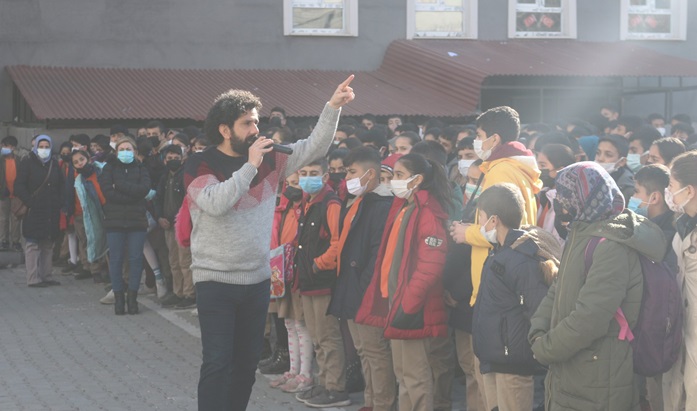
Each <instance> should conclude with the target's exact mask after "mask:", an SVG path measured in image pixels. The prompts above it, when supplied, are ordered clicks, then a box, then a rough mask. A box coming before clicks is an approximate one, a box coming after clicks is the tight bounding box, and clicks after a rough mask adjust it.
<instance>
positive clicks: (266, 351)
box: [257, 338, 276, 367]
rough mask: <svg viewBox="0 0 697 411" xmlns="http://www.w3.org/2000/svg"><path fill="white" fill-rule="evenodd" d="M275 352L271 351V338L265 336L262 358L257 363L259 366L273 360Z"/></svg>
mask: <svg viewBox="0 0 697 411" xmlns="http://www.w3.org/2000/svg"><path fill="white" fill-rule="evenodd" d="M275 354H276V353H275V352H273V351H271V344H270V343H269V339H268V338H264V347H263V348H262V349H261V355H260V356H259V358H261V360H260V361H259V363H258V364H257V367H261V366H262V365H266V364H268V363H270V362H271V361H273V359H274V355H275Z"/></svg>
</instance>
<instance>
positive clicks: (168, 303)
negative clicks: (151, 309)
mask: <svg viewBox="0 0 697 411" xmlns="http://www.w3.org/2000/svg"><path fill="white" fill-rule="evenodd" d="M181 300H182V299H181V298H179V297H177V295H176V294H170V295H168V296H165V298H163V299H162V300H161V301H160V304H161V305H162V306H163V307H168V308H169V307H174V306H176V305H177V304H179V302H180V301H181Z"/></svg>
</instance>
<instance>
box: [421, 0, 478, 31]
mask: <svg viewBox="0 0 697 411" xmlns="http://www.w3.org/2000/svg"><path fill="white" fill-rule="evenodd" d="M416 1H417V0H407V40H415V39H418V40H448V39H477V38H478V35H479V33H478V30H479V28H478V22H479V15H478V13H479V7H478V3H479V1H478V0H460V1H461V2H462V14H463V18H462V31H461V33H462V35H460V36H449V35H435V34H432V35H428V34H419V33H437V32H417V31H416V12H417V11H418V10H417V7H416Z"/></svg>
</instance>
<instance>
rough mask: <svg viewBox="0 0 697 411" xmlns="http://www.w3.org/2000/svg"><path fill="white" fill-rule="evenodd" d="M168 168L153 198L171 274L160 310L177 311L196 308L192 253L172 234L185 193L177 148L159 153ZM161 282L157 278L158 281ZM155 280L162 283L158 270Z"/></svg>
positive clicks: (170, 148)
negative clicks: (170, 291)
mask: <svg viewBox="0 0 697 411" xmlns="http://www.w3.org/2000/svg"><path fill="white" fill-rule="evenodd" d="M160 154H161V155H162V156H163V157H164V163H165V166H166V167H167V170H168V171H167V173H165V174H164V175H163V176H162V178H161V179H160V181H159V184H158V187H157V196H156V197H155V214H156V216H157V223H158V224H159V225H160V227H161V228H162V229H163V230H164V232H165V242H166V243H167V249H168V250H169V267H170V269H171V270H172V292H173V294H171V295H170V296H169V297H165V298H164V299H163V300H162V301H161V302H162V306H163V307H173V308H177V309H185V308H192V307H194V306H196V291H195V289H194V281H193V275H192V273H191V249H190V248H188V247H182V246H181V245H180V244H179V243H178V242H177V239H176V236H175V232H174V219H175V217H176V216H177V213H178V212H179V208H181V205H182V202H183V201H184V197H185V196H186V190H185V189H184V176H183V171H184V167H182V164H183V161H184V155H183V150H182V148H181V147H180V146H178V145H176V144H171V145H169V146H167V147H165V148H164V149H163V150H162V151H161V153H160ZM158 276H159V277H160V278H157V277H158ZM155 277H156V279H157V280H163V279H162V277H161V274H160V272H159V269H157V271H156V272H155ZM156 283H159V284H157V285H158V287H160V288H161V287H163V286H164V282H163V281H156ZM164 291H165V290H158V295H163V294H164Z"/></svg>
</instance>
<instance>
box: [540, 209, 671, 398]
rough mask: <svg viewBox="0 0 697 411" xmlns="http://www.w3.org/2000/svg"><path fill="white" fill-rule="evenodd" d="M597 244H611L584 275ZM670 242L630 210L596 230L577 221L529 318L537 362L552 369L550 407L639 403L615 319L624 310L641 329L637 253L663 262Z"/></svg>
mask: <svg viewBox="0 0 697 411" xmlns="http://www.w3.org/2000/svg"><path fill="white" fill-rule="evenodd" d="M592 237H602V238H606V239H607V241H603V242H602V243H600V244H599V245H598V246H597V248H596V249H595V252H594V253H593V264H592V265H591V267H590V269H589V271H588V274H587V275H586V270H585V262H584V256H585V250H586V247H587V245H588V242H589V241H590V240H591V238H592ZM665 247H666V239H665V237H664V236H663V232H662V231H661V229H660V228H659V227H658V226H656V224H654V223H652V222H651V221H649V220H648V219H646V218H644V217H641V216H638V215H637V214H635V213H633V212H632V211H629V210H625V211H623V212H622V213H621V214H619V215H617V216H615V217H612V218H610V219H607V220H602V221H597V222H595V223H584V222H578V221H576V222H574V223H573V224H572V225H571V230H570V232H569V235H568V236H567V240H566V245H565V247H564V252H563V255H562V259H561V264H560V270H559V276H558V278H557V279H556V281H555V282H554V284H553V285H552V286H551V287H550V288H549V292H548V293H547V296H546V297H545V298H544V300H543V301H542V303H541V304H540V306H539V308H538V309H537V312H536V313H535V315H534V316H533V318H532V321H531V329H530V333H529V334H528V338H529V341H530V342H531V344H532V351H533V353H534V354H535V358H536V359H537V360H538V361H539V362H540V363H542V364H544V365H548V366H549V372H548V374H547V378H546V380H545V386H546V390H545V394H546V399H545V402H546V407H545V409H546V410H548V411H557V410H607V411H624V410H634V409H637V408H636V407H637V406H638V404H639V397H638V391H637V390H636V387H635V385H634V364H633V359H632V348H631V346H630V344H629V342H627V341H625V340H619V339H618V335H619V331H620V326H619V324H618V323H617V321H616V320H615V319H614V315H615V312H616V311H617V309H618V308H622V311H623V312H624V315H625V317H626V318H627V322H628V323H629V325H630V327H634V326H635V325H636V322H637V319H638V316H639V309H640V307H641V299H642V292H643V276H642V273H641V265H640V262H639V254H638V253H642V254H644V255H645V256H646V257H648V258H649V259H651V260H654V261H660V260H661V259H662V258H663V255H664V254H665V250H666V249H665Z"/></svg>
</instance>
